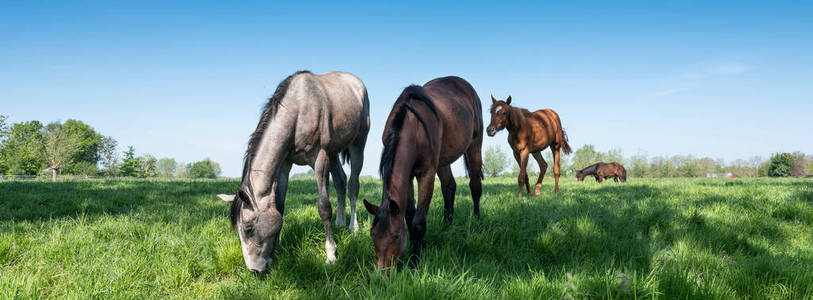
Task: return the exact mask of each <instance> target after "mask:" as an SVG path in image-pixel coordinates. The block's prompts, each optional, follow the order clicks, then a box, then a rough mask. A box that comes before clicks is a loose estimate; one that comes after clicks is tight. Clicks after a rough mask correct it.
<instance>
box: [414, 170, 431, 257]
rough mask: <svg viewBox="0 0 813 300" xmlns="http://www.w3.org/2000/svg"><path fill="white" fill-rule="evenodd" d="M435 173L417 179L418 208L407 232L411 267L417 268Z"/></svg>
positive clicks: (427, 173)
mask: <svg viewBox="0 0 813 300" xmlns="http://www.w3.org/2000/svg"><path fill="white" fill-rule="evenodd" d="M435 172H436V171H432V172H426V173H425V174H422V175H421V177H418V207H417V208H416V210H417V211H416V212H415V217H413V218H412V222H411V223H412V228H410V230H409V238H410V240H411V241H412V253H411V255H410V257H409V265H410V266H411V267H415V266H417V265H418V262H420V260H421V245H422V243H423V237H424V235H425V234H426V214H427V212H428V211H429V203H430V202H431V201H432V192H433V191H434V188H435Z"/></svg>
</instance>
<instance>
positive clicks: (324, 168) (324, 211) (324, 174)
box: [313, 149, 336, 264]
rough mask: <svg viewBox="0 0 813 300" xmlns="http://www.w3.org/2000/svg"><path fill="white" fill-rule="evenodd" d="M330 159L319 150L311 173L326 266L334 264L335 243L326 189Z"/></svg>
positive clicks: (328, 195)
mask: <svg viewBox="0 0 813 300" xmlns="http://www.w3.org/2000/svg"><path fill="white" fill-rule="evenodd" d="M329 166H330V157H328V155H327V151H325V150H324V149H321V150H319V154H318V155H317V156H316V162H315V163H314V166H313V171H314V173H315V175H316V185H317V186H318V188H319V217H321V218H322V224H324V225H325V254H326V255H327V259H325V263H326V264H332V263H334V262H336V242H335V241H334V240H333V232H332V231H331V229H330V218H331V214H332V213H333V212H332V211H331V209H330V189H329V188H328V168H329Z"/></svg>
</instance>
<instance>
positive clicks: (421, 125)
mask: <svg viewBox="0 0 813 300" xmlns="http://www.w3.org/2000/svg"><path fill="white" fill-rule="evenodd" d="M383 141H384V150H383V151H382V153H381V165H380V166H379V171H380V172H381V181H382V184H383V190H382V195H381V206H380V207H379V206H376V205H373V204H370V202H367V200H364V206H365V207H366V208H367V211H368V212H370V213H371V214H373V215H374V218H373V225H372V228H370V236H371V237H372V239H373V244H374V245H375V254H376V257H377V258H378V260H377V264H376V266H377V267H378V268H387V267H389V266H390V265H395V264H397V263H398V257H399V256H400V255H401V252H403V251H404V250H405V248H406V230H405V229H404V219H406V224H407V227H409V237H410V241H411V242H412V249H411V250H412V251H411V252H412V253H411V257H410V265H411V266H416V265H417V263H418V261H419V260H420V255H421V243H422V241H423V237H424V234H425V233H426V213H427V211H428V210H429V202H430V201H431V200H432V192H433V189H434V183H435V174H437V175H438V177H439V178H440V184H441V189H442V191H443V202H444V208H445V209H444V221H446V224H450V223H451V222H452V218H453V216H454V194H455V188H456V184H455V180H454V177H453V176H452V169H451V167H450V166H449V164H451V163H452V162H454V161H455V160H457V159H458V158H459V157H460V156H461V155H462V156H463V159H464V160H465V167H466V170H467V172H468V175H469V177H470V182H469V188H470V189H471V196H472V200H473V201H474V216H475V217H476V218H478V219H479V217H480V195H481V194H482V190H481V185H480V184H481V180H482V178H483V173H482V171H481V170H482V159H481V156H480V147H481V146H482V142H483V118H482V109H481V107H480V99H479V97H477V92H475V91H474V88H472V86H471V85H470V84H469V83H468V82H466V81H465V80H463V79H462V78H459V77H453V76H452V77H443V78H437V79H433V80H431V81H429V82H427V83H426V84H425V85H424V86H423V87H421V86H417V85H412V86H409V87H407V88H405V89H404V91H403V92H402V93H401V95H400V96H399V97H398V100H396V101H395V104H394V105H393V107H392V111H391V112H390V115H389V117H388V118H387V123H386V127H385V128H384V136H383ZM413 178H417V181H418V205H417V209H416V208H415V200H414V195H413V191H414V190H413V185H412V180H413Z"/></svg>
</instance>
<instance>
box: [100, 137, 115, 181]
mask: <svg viewBox="0 0 813 300" xmlns="http://www.w3.org/2000/svg"><path fill="white" fill-rule="evenodd" d="M117 145H118V142H116V140H115V139H113V137H110V136H104V137H102V148H101V150H100V151H99V156H100V163H101V165H102V168H103V169H102V174H104V175H105V176H115V175H116V173H117V170H118V169H119V153H118V152H117V151H116V146H117Z"/></svg>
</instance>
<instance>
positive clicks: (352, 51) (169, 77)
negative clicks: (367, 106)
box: [0, 1, 813, 176]
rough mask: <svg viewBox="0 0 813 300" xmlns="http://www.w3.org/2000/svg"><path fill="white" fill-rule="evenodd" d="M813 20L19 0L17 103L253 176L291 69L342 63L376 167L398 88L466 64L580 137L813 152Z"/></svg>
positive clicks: (549, 6) (621, 10)
mask: <svg viewBox="0 0 813 300" xmlns="http://www.w3.org/2000/svg"><path fill="white" fill-rule="evenodd" d="M498 2H499V3H498ZM540 2H545V3H540ZM811 16H813V2H810V1H806V2H802V1H793V2H780V1H764V2H751V1H731V2H714V3H709V2H708V1H670V2H669V3H665V2H658V3H657V4H653V3H649V1H642V2H626V1H625V2H621V3H611V2H609V1H599V2H574V1H567V2H561V3H554V2H547V1H533V2H506V1H485V2H482V3H476V2H469V3H468V4H466V5H459V4H451V3H436V2H424V3H419V2H415V1H410V2H409V3H401V4H391V3H380V2H379V1H375V2H363V1H337V2H330V3H308V4H305V3H304V1H290V2H286V3H285V4H280V3H274V4H270V3H266V2H243V1H214V2H206V1H189V2H183V3H181V2H168V1H155V2H148V1H135V2H132V3H129V4H125V3H120V1H102V2H84V1H81V2H78V1H49V2H44V1H3V2H0V114H5V115H8V116H9V117H10V121H11V122H19V121H24V120H32V119H36V120H40V121H43V122H49V121H55V120H63V121H64V120H66V119H68V118H74V119H79V120H82V121H85V122H86V123H88V124H90V125H91V126H93V127H94V128H96V130H98V131H99V132H101V133H102V134H105V135H111V136H113V137H114V138H115V139H117V140H118V141H119V143H120V145H124V146H126V145H134V146H135V147H136V150H137V152H138V153H139V154H141V153H151V154H153V155H155V156H157V157H174V158H176V159H177V160H180V161H185V162H189V161H196V160H200V159H203V158H204V157H211V158H212V159H214V160H216V161H217V162H219V163H220V164H221V165H222V167H223V171H224V175H226V176H238V175H239V174H240V169H241V167H242V166H241V160H242V157H243V152H244V150H245V146H246V142H247V139H248V135H249V134H250V133H251V131H252V130H253V129H254V127H255V125H256V123H257V121H258V116H259V110H260V108H261V106H262V105H263V104H264V102H265V99H266V98H267V97H268V96H269V95H270V94H271V93H272V92H273V91H274V88H275V87H276V85H277V84H278V83H279V81H280V80H282V79H283V78H285V77H286V76H287V75H289V74H290V73H292V72H294V71H297V70H300V69H308V70H312V71H314V72H325V71H330V70H343V71H348V72H352V73H355V74H356V75H358V76H359V77H360V78H361V79H362V80H363V81H364V82H365V84H366V85H367V88H368V90H369V94H370V98H371V112H370V115H371V121H372V124H373V130H372V131H371V132H370V137H369V139H368V144H367V150H366V159H365V166H364V174H367V175H373V174H375V170H376V169H377V166H378V159H379V156H380V152H381V130H382V127H383V122H384V119H385V118H386V116H387V114H388V112H389V110H390V108H391V105H392V103H393V101H394V100H395V98H396V97H397V96H398V94H399V93H400V91H401V89H402V88H404V87H405V86H407V85H408V84H411V83H418V84H423V83H424V82H426V81H428V80H430V79H432V78H435V77H439V76H444V75H458V76H461V77H463V78H465V79H467V80H468V81H469V82H471V83H472V84H473V85H474V87H475V89H476V90H477V92H478V93H479V94H480V97H481V99H482V100H483V101H484V105H486V107H487V105H490V100H489V99H490V98H489V95H490V94H494V95H495V96H497V97H498V98H505V97H506V96H507V95H509V94H510V95H512V96H513V99H514V103H515V104H516V105H518V106H523V107H526V108H533V109H540V108H553V109H555V110H557V111H558V112H559V114H560V115H561V117H562V120H563V125H564V127H565V129H566V130H567V133H568V134H569V135H570V139H571V143H572V145H573V146H574V147H576V148H577V147H580V146H582V145H584V144H593V145H595V146H596V148H597V149H599V150H602V151H606V150H608V149H609V148H613V147H617V148H620V149H622V150H623V153H624V155H625V156H629V155H632V154H636V153H639V152H645V153H647V154H649V155H650V156H655V155H674V154H693V155H697V156H709V157H713V158H722V159H725V160H726V161H731V160H734V159H738V158H748V157H750V156H753V155H761V156H763V157H766V156H768V155H770V153H772V152H778V151H796V150H799V151H803V152H806V153H813V138H811V136H813V134H811V133H813V122H811V112H813V17H811ZM489 117H490V116H489V114H488V113H487V112H485V114H484V118H486V121H485V122H486V124H487V123H488V118H489ZM506 137H507V135H506V133H504V132H503V133H500V134H499V135H497V136H496V137H494V138H489V137H486V138H485V140H486V141H485V144H486V145H499V146H501V147H504V148H505V149H508V147H507V144H506V141H505V139H506ZM455 169H457V170H458V172H457V174H458V175H462V172H459V170H460V168H459V166H458V167H456V168H455ZM303 170H305V169H302V168H299V169H295V171H296V172H302V171H303Z"/></svg>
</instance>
